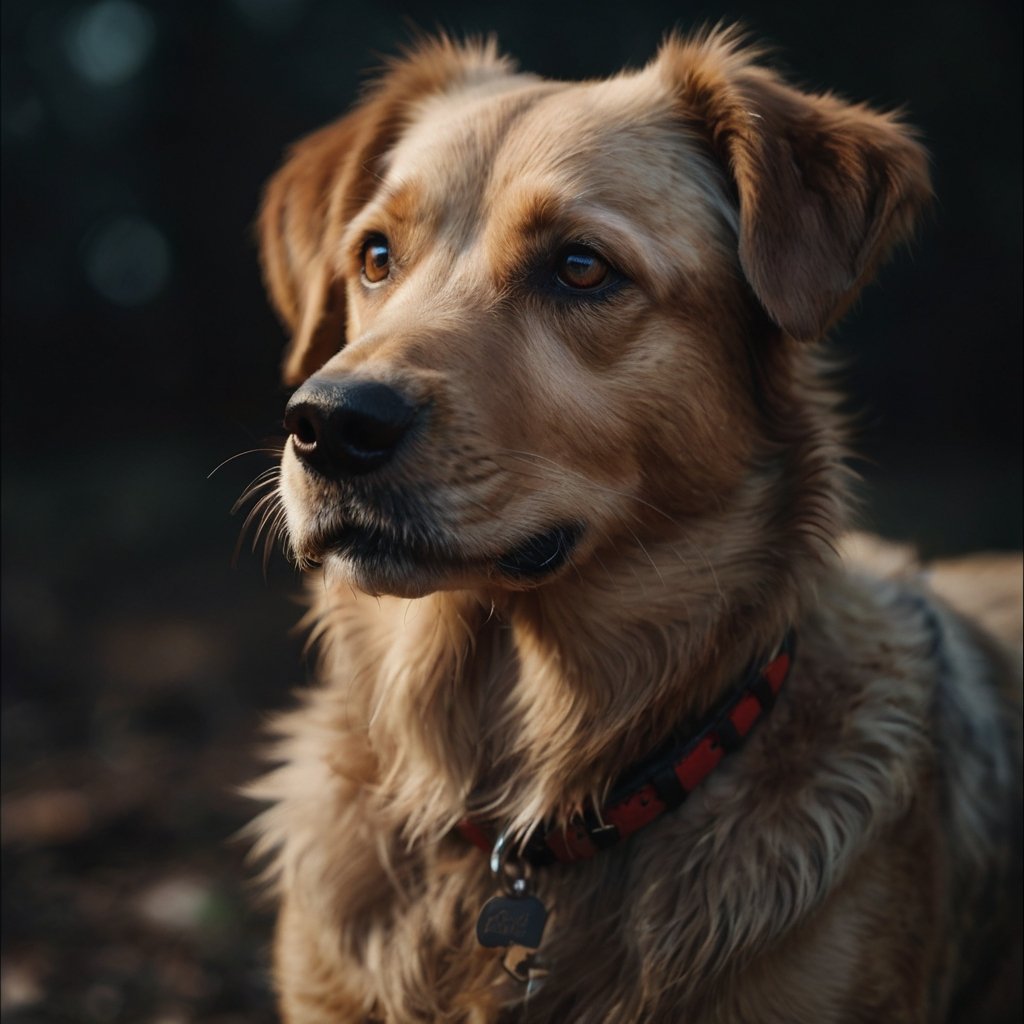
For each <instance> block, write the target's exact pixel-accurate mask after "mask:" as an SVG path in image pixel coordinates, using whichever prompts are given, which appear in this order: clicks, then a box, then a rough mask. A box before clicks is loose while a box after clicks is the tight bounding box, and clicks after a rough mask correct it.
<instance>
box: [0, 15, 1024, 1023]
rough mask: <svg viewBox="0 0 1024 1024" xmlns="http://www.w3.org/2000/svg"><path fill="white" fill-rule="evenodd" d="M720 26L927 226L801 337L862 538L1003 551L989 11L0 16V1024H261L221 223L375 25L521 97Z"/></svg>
mask: <svg viewBox="0 0 1024 1024" xmlns="http://www.w3.org/2000/svg"><path fill="white" fill-rule="evenodd" d="M720 18H722V19H726V20H732V19H736V18H740V19H742V20H744V21H745V22H746V24H747V25H748V26H749V27H750V29H751V30H752V32H753V34H754V35H755V36H757V37H759V38H762V39H765V40H767V41H768V42H770V43H772V44H774V45H776V46H777V47H778V56H777V59H776V63H777V64H778V65H779V66H781V67H783V68H785V69H787V70H788V71H789V72H790V73H791V74H792V75H794V76H795V77H796V79H797V80H798V81H801V82H803V83H804V84H806V85H809V86H811V87H817V88H833V89H835V90H836V91H838V92H840V93H841V94H844V95H846V96H849V97H852V98H856V99H864V100H870V101H872V102H874V103H876V104H879V105H881V106H887V107H891V106H895V105H899V104H905V105H906V107H907V110H908V112H909V116H910V118H911V120H912V121H913V122H914V123H915V124H917V125H919V126H920V127H921V128H922V130H923V134H924V137H925V139H926V140H927V143H928V145H929V147H930V149H931V151H932V154H933V158H934V173H935V183H936V190H937V194H938V203H937V205H936V209H935V213H934V216H933V217H932V218H931V220H930V221H929V222H928V223H927V224H925V225H924V227H923V229H922V230H921V233H920V237H919V240H918V242H917V244H916V245H915V246H914V247H913V248H912V250H910V251H909V252H907V253H903V254H901V255H900V256H899V257H898V258H897V260H896V261H895V264H894V265H892V266H890V267H889V268H888V269H887V270H886V271H885V272H884V274H883V275H882V280H881V283H880V284H878V285H876V286H874V287H873V288H872V289H870V290H869V292H868V293H867V295H866V297H865V298H864V300H863V302H862V303H861V304H860V306H859V308H858V309H857V310H856V311H855V313H854V314H852V315H851V316H850V317H849V318H848V319H847V321H846V322H845V324H844V325H843V327H842V329H841V330H840V331H839V332H838V334H837V337H836V348H837V350H838V352H839V353H840V355H841V356H842V358H843V359H844V360H845V361H846V362H847V363H848V370H847V371H846V374H845V377H846V381H847V384H848V390H849V392H850V394H851V395H852V399H851V403H850V407H851V409H853V410H856V412H857V413H858V424H859V426H858V430H859V437H858V439H857V446H858V448H859V450H860V452H861V453H862V454H863V455H864V456H865V460H864V461H863V463H862V464H861V466H860V468H861V471H862V473H863V475H864V477H865V479H866V484H867V486H866V494H867V501H866V505H865V511H864V521H865V523H866V524H867V525H868V526H870V527H872V528H874V529H877V530H880V531H881V532H883V533H885V534H887V535H889V536H893V537H897V538H907V539H914V540H915V541H917V542H918V543H919V544H920V545H921V546H922V548H923V549H924V551H925V552H926V553H927V554H929V555H933V554H946V553H955V552H960V551H965V550H968V549H972V548H1012V547H1018V546H1019V544H1020V539H1021V537H1020V532H1021V465H1020V441H1021V392H1020V388H1021V322H1020V321H1021V287H1020V282H1021V190H1020V172H1021V162H1020V147H1021V132H1020V125H1021V74H1020V71H1021V69H1020V52H1021V46H1020V44H1021V33H1020V4H1019V3H1018V2H1012V3H1011V2H1007V3H1005V4H1002V3H972V4H964V3H950V2H948V0H947V2H943V0H917V2H911V3H901V4H894V3H891V2H885V3H883V2H880V0H869V2H862V3H859V4H856V5H833V4H822V3H821V2H820V0H814V2H811V0H801V2H785V3H783V2H777V3H771V2H754V0H751V2H747V3H743V4H733V5H729V4H724V5H721V6H713V5H710V4H703V3H701V4H697V3H691V4H687V3H672V4H668V3H663V2H648V3H645V4H623V3H621V2H619V3H614V4H606V5H602V4H600V3H597V2H593V3H590V4H553V3H550V2H543V3H541V2H536V0H530V2H520V3H517V4H508V5H502V6H500V7H494V8H493V9H490V10H487V9H485V8H483V7H481V6H478V5H475V4H470V3H458V2H447V3H435V4H430V5H427V4H423V5H418V4H414V3H407V4H404V5H402V4H394V3H387V2H379V3H375V4H372V3H371V4H352V3H347V2H341V0H338V2H332V0H208V2H192V3H187V2H182V0H177V2H175V0H98V2H72V0H4V2H3V6H2V28H3V40H2V46H3V64H2V76H3V77H2V81H3V97H2V133H3V335H2V337H3V350H4V362H3V531H4V538H3V732H2V739H3V755H4V773H3V966H2V1006H3V1010H2V1012H3V1019H4V1021H5V1022H6V1021H10V1022H11V1024H27V1022H34V1021H69V1022H70V1021H74V1022H82V1021H132V1022H135V1021H140V1022H152V1024H179V1022H186V1021H199V1020H201V1021H215V1022H219V1024H227V1022H241V1021H247V1022H248V1021H252V1022H260V1021H269V1020H271V1019H273V1013H272V1003H271V997H270V994H269V991H268V987H267V982H266V976H265V969H266V949H267V944H268V941H269V934H270V922H269V917H268V916H267V914H266V912H265V911H264V910H262V909H261V908H260V906H259V904H258V902H257V901H256V900H255V899H254V887H253V886H252V883H251V881H246V879H247V878H250V879H251V874H252V873H251V871H249V870H248V869H247V868H246V866H245V865H244V863H243V860H244V844H242V843H239V842H237V841H232V839H231V836H232V834H233V833H234V832H235V831H236V830H237V829H238V828H240V827H241V826H242V825H243V824H244V822H245V821H246V820H247V818H248V816H249V815H250V814H251V808H250V807H249V806H247V804H246V802H245V801H244V800H243V799H242V798H241V797H240V796H238V795H237V787H238V786H239V785H241V784H242V783H244V781H245V780H246V779H247V778H250V777H251V776H252V775H253V774H254V773H255V771H256V770H257V767H256V761H255V759H254V757H253V750H254V748H255V747H256V744H257V739H256V738H257V735H258V732H259V728H260V724H261V721H262V719H263V718H264V717H265V715H266V713H267V712H268V711H269V710H270V709H273V708H275V707H279V706H282V705H285V704H287V702H288V700H289V691H290V689H292V688H293V687H294V686H296V685H299V684H301V683H302V682H303V681H304V679H305V676H306V671H307V670H306V667H305V665H304V663H303V660H302V655H301V643H300V641H299V640H298V639H297V638H295V637H294V636H293V637H291V638H289V637H288V634H287V631H288V628H289V626H290V625H292V624H293V622H294V621H295V619H296V618H297V617H298V614H299V612H298V608H297V606H296V605H295V604H294V602H293V601H292V600H291V596H292V595H294V594H295V593H296V591H297V590H298V581H297V579H296V577H295V576H294V574H293V573H292V571H291V570H290V569H289V567H288V566H287V565H286V564H285V563H284V561H283V560H282V559H281V558H280V556H275V557H274V558H273V559H272V560H271V563H270V566H269V570H268V574H267V580H266V582H264V578H263V575H262V571H261V567H260V560H259V558H258V557H257V556H254V555H250V554H248V553H247V552H245V553H243V555H242V557H241V558H240V560H239V563H238V566H237V567H236V568H232V565H231V562H232V552H233V550H234V547H235V542H236V539H237V536H238V533H239V529H240V525H241V524H240V522H239V520H238V518H237V517H236V518H232V517H231V516H230V515H229V510H230V509H231V506H232V503H233V501H234V499H235V498H236V497H237V496H238V494H239V493H240V492H241V490H242V489H243V488H244V486H245V485H246V483H248V481H249V480H250V479H252V478H253V477H254V476H255V475H256V474H257V473H258V472H260V471H261V470H262V469H264V468H266V467H267V466H268V465H270V461H269V459H268V457H267V456H266V455H265V454H260V453H259V452H258V451H256V452H254V453H252V454H247V455H243V456H242V457H240V458H237V459H235V460H234V461H230V462H227V463H226V464H225V465H224V466H223V467H222V468H221V469H220V470H219V471H218V472H216V473H215V474H214V475H213V476H212V477H211V476H210V473H211V471H212V470H213V469H214V468H215V467H216V466H218V464H220V463H222V462H223V461H224V460H226V459H229V458H230V457H231V456H234V455H236V454H238V453H241V452H247V451H250V450H252V449H260V448H261V447H263V446H264V445H265V443H266V440H267V439H268V438H271V437H273V436H274V435H275V434H277V433H278V429H279V422H280V412H281V408H282V398H283V396H282V392H281V391H280V389H279V385H278V381H277V377H276V368H277V363H278V358H279V351H280V346H281V344H282V333H281V330H280V328H279V326H278V324H277V323H276V321H275V319H274V317H273V315H272V314H271V312H270V310H269V308H268V306H267V304H266V301H265V299H264V295H263V291H262V287H261V284H260V279H259V273H258V270H257V265H256V253H255V247H254V244H253V238H252V230H251V225H252V219H253V215H254V211H255V209H256V206H257V202H258V198H259V194H260V188H261V186H262V184H263V182H264V181H265V179H266V178H267V176H268V175H269V174H270V173H271V171H272V170H273V169H274V167H275V165H276V164H277V162H278V160H279V157H280V155H281V152H282V149H283V147H284V146H285V145H286V144H287V143H288V142H290V141H291V140H294V139H295V138H296V137H297V136H299V135H301V134H303V133H304V132H307V131H309V130H311V129H313V128H314V127H316V126H318V125H320V124H321V123H323V122H324V121H326V120H328V119H330V118H332V117H334V116H336V115H337V114H338V113H339V112H341V111H342V110H343V109H344V108H345V107H346V106H347V105H348V104H349V102H350V101H351V100H352V98H353V96H354V94H355V92H356V90H357V88H358V86H359V83H360V81H361V80H362V72H363V70H364V69H366V68H368V67H372V66H373V65H375V64H376V63H377V62H378V59H379V56H380V55H382V54H387V53H393V52H394V51H395V49H396V47H397V46H399V45H400V44H401V43H402V42H404V41H406V40H407V39H408V38H409V36H410V31H411V28H412V26H419V27H422V28H426V29H431V28H434V27H438V26H440V27H445V28H448V29H450V30H452V31H454V32H465V31H474V32H479V31H492V30H493V31H496V32H497V33H498V35H499V38H500V39H501V41H502V44H503V46H504V47H505V48H506V49H508V50H509V51H511V52H512V53H514V54H515V55H516V56H517V57H518V58H519V59H520V61H521V64H522V66H523V67H525V68H527V69H529V70H533V71H536V72H540V73H541V74H545V75H550V76H557V77H581V76H582V77H586V76H601V75H605V74H608V73H611V72H613V71H614V70H616V69H617V68H619V67H620V66H622V65H623V64H632V65H638V64H641V63H643V62H644V61H646V60H647V59H648V58H649V57H650V56H651V55H652V54H653V53H654V51H655V49H656V47H657V45H658V41H659V38H660V37H661V35H662V33H663V32H664V31H665V30H666V29H667V28H670V27H671V26H673V25H675V24H678V25H680V26H682V27H684V28H685V27H693V26H694V25H696V24H698V23H700V22H702V21H706V20H712V21H714V20H718V19H720Z"/></svg>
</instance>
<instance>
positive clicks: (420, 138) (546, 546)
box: [260, 33, 929, 595]
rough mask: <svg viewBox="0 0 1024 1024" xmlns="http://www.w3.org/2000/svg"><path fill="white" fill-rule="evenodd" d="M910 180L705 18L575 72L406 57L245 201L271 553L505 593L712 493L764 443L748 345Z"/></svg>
mask: <svg viewBox="0 0 1024 1024" xmlns="http://www.w3.org/2000/svg"><path fill="white" fill-rule="evenodd" d="M928 196H929V184H928V174H927V166H926V159H925V156H924V153H923V151H922V149H921V148H920V147H919V146H918V145H917V143H916V142H915V141H914V140H913V138H912V136H911V134H910V133H909V132H908V131H907V129H906V128H904V127H903V126H902V125H901V124H900V123H899V121H898V120H897V119H896V118H894V117H892V116H889V115H884V114H879V113H876V112H873V111H871V110H868V109H866V108H864V107H862V106H852V105H849V104H846V103H843V102H840V101H839V100H837V99H835V98H833V97H831V96H810V95H806V94H804V93H801V92H798V91H796V90H794V89H793V88H791V87H789V86H787V85H786V84H784V83H783V82H782V81H781V80H780V79H779V78H778V77H777V76H776V75H775V74H774V73H772V72H771V71H769V70H767V69H765V68H763V67H760V66H758V65H757V64H756V63H755V62H754V59H753V56H752V54H751V53H750V51H747V50H744V49H743V48H742V47H740V46H739V45H738V44H737V42H736V40H735V38H734V37H733V36H731V35H730V34H728V33H724V34H723V33H718V34H709V35H706V36H704V37H701V38H699V39H696V40H691V41H685V40H677V39H673V40H670V41H669V42H667V43H666V44H665V46H664V47H663V48H662V50H661V52H660V53H659V55H658V57H657V59H656V60H655V61H653V62H652V63H651V64H650V65H649V66H648V67H646V68H644V69H643V70H642V71H639V72H635V73H625V74H622V75H619V76H617V77H615V78H612V79H610V80H607V81H600V82H586V83H578V84H569V83H561V82H550V81H543V80H540V79H537V78H534V77H532V76H528V75H523V74H517V73H516V72H515V71H514V69H513V68H512V66H511V65H510V64H509V62H508V61H507V60H505V59H503V58H500V57H499V56H497V54H496V53H495V51H494V50H493V48H492V47H490V46H458V45H455V44H452V43H449V42H447V41H441V42H437V43H434V44H431V45H428V46H425V47H422V48H420V49H419V50H418V51H417V52H416V53H414V54H413V55H412V56H410V57H408V58H407V59H404V60H402V61H400V62H396V63H395V64H394V65H393V66H392V67H391V68H390V69H389V70H388V71H387V73H386V74H385V75H384V76H383V77H382V78H381V79H380V80H379V81H378V82H377V84H376V85H375V86H374V87H373V88H372V89H371V90H370V91H369V92H368V94H367V95H366V97H365V98H364V99H363V100H362V102H361V103H360V104H359V105H358V106H357V107H356V109H355V110H354V111H353V112H351V113H350V114H349V115H348V116H347V117H345V118H343V119H342V120H340V121H338V122H336V123H335V124H332V125H330V126H328V127H327V128H324V129H322V130H321V131H319V132H317V133H316V134H314V135H312V136H310V137H309V138H307V139H305V140H303V141H301V142H300V143H299V144H298V145H297V146H296V147H295V148H294V150H293V151H292V153H291V155H290V158H289V159H288V161H287V162H286V163H285V165H284V167H283V168H282V169H281V170H280V171H279V172H278V174H277V175H276V177H275V178H274V179H273V180H272V181H271V183H270V185H269V187H268V189H267V193H266V198H265V202H264V206H263V211H262V215H261V219H260V231H261V237H262V247H263V261H264V268H265V273H266V278H267V281H268V284H269V287H270V290H271V293H272V295H273V298H274V301H275V304H276V306H277V307H278V310H279V311H280V313H281V315H282V317H283V318H284V320H285V321H286V322H287V324H288V326H289V327H290V329H291V330H292V332H293V337H292V342H291V346H290V348H289V350H288V353H287V355H286V358H285V362H284V377H285V380H286V382H287V383H288V384H289V385H293V386H296V385H297V386H298V389H297V390H296V391H295V393H294V395H293V396H292V399H291V401H290V402H289V404H288V408H287V413H286V420H285V422H286V426H287V429H288V431H289V433H290V437H289V441H288V443H287V446H286V449H285V452H284V458H283V465H282V483H281V490H282V496H283V500H284V506H285V509H286V513H287V526H288V534H289V539H290V543H291V547H292V549H293V551H294V553H295V555H296V556H297V558H298V559H299V560H300V561H301V562H303V563H307V564H311V563H317V562H331V563H337V564H338V565H339V566H340V567H342V568H343V570H344V574H345V577H346V578H347V579H349V580H350V581H351V582H353V583H355V584H356V585H357V586H359V587H361V588H362V589H364V590H367V591H369V592H377V593H381V592H386V593H396V594H406V595H416V594H422V593H425V592H428V591H430V590H434V589H444V588H456V587H469V586H483V587H489V588H504V589H516V588H523V587H531V586H535V585H537V584H538V583H541V582H546V581H548V580H549V579H551V578H553V577H554V576H555V575H556V574H558V573H560V572H565V571H567V569H566V567H567V566H568V565H569V564H570V563H571V564H575V565H577V566H580V565H583V564H585V563H586V562H587V561H588V560H589V559H592V558H600V557H601V551H602V549H603V548H605V547H608V546H614V545H616V544H618V543H622V542H624V541H625V540H626V539H628V538H633V539H634V540H636V542H637V543H644V542H646V541H647V540H649V539H650V538H656V537H657V536H658V535H659V534H664V533H665V532H666V531H673V530H675V531H678V530H679V529H680V528H681V527H682V528H684V529H685V524H686V523H687V522H688V521H695V520H698V519H700V518H701V517H706V516H708V515H710V514H712V513H714V512H715V511H716V510H719V509H721V508H722V507H723V505H727V504H728V502H729V501H730V495H732V494H733V493H734V492H735V491H736V490H737V488H739V487H740V486H741V484H742V482H743V480H744V478H745V477H746V476H747V475H748V474H749V473H750V470H751V466H752V465H753V464H754V463H755V462H756V461H757V460H758V459H760V458H762V457H763V456H764V454H765V453H764V448H765V446H766V445H768V444H769V441H768V439H767V438H766V435H765V428H764V425H763V419H764V417H763V415H762V411H761V410H762V407H763V401H762V398H763V396H761V395H759V391H760V390H762V386H763V381H762V380H761V379H760V378H761V376H763V374H761V373H760V371H759V369H758V367H759V365H760V361H761V360H762V356H763V351H762V350H763V349H767V348H768V347H771V346H774V347H776V348H778V347H785V346H789V347H794V346H795V347H799V346H800V345H801V344H803V343H806V342H810V341H813V340H815V339H817V338H819V337H820V336H821V335H823V334H824V333H825V332H826V331H827V330H828V328H829V327H830V326H831V325H832V324H833V323H834V322H835V320H836V319H837V318H838V317H839V316H840V315H841V313H842V312H843V311H844V309H845V308H846V307H847V306H848V305H849V303H850V302H851V301H852V300H853V298H854V297H855V296H856V294H857V293H858V291H859V290H860V288H861V287H862V285H863V284H864V283H865V282H866V281H867V279H868V278H869V277H870V276H871V274H872V273H873V271H874V269H875V268H876V266H877V264H878V263H879V261H880V260H881V259H882V258H883V257H884V256H885V254H886V253H887V252H888V251H889V249H890V248H891V247H892V246H893V245H894V244H895V243H896V242H898V241H900V240H901V239H903V238H905V237H906V236H907V235H908V234H909V232H910V231H911V229H912V225H913V222H914V219H915V216H916V215H917V213H918V212H919V210H920V208H921V207H922V205H923V204H924V203H925V202H926V200H927V198H928ZM777 414H778V410H776V415H777Z"/></svg>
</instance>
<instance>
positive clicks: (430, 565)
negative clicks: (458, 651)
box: [312, 522, 584, 593]
mask: <svg viewBox="0 0 1024 1024" xmlns="http://www.w3.org/2000/svg"><path fill="white" fill-rule="evenodd" d="M583 533H584V526H583V524H582V523H578V522H571V523H562V524H559V525H557V526H553V527H551V528H549V529H547V530H544V531H542V532H540V533H536V534H533V535H531V536H529V537H527V538H526V539H525V540H523V541H521V542H520V543H518V544H516V545H514V546H513V547H511V548H509V549H507V550H505V551H503V552H501V553H500V554H498V555H495V556H487V555H472V554H467V553H465V552H463V551H460V550H459V549H458V547H457V545H455V544H453V543H449V542H446V541H443V540H438V539H435V538H433V537H421V536H417V535H413V534H412V533H411V532H410V531H408V530H403V531H402V532H401V533H399V532H398V531H394V530H390V529H387V528H386V527H381V526H364V525H357V524H354V523H346V524H345V525H343V526H342V527H341V528H340V529H337V530H334V531H332V532H330V533H328V534H324V535H321V537H319V538H318V540H317V542H316V543H315V545H313V547H314V548H315V552H316V554H315V556H314V558H313V559H312V561H315V562H318V563H324V562H326V561H327V560H328V559H329V558H332V557H334V558H338V559H340V560H341V561H342V562H343V564H345V565H346V566H347V567H348V568H349V569H350V570H351V571H352V575H353V576H354V582H356V583H357V585H359V586H361V587H363V588H364V589H368V590H371V591H374V592H379V593H386V592H392V591H395V590H399V591H405V590H407V589H408V584H410V583H412V582H413V581H414V580H416V579H424V578H429V579H431V580H438V581H440V580H448V579H450V580H452V581H453V582H455V583H456V584H457V585H461V582H463V581H466V579H467V577H481V578H487V579H494V578H495V577H500V578H502V579H504V580H506V581H508V582H509V583H513V584H514V583H535V582H538V581H540V580H543V579H545V578H546V577H548V576H550V575H553V574H554V573H555V572H557V571H558V570H559V569H561V568H562V566H564V565H565V564H566V563H567V562H568V561H569V559H570V558H571V557H572V554H573V551H574V550H575V549H576V546H577V544H578V543H579V541H580V538H581V537H582V536H583Z"/></svg>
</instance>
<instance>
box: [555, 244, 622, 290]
mask: <svg viewBox="0 0 1024 1024" xmlns="http://www.w3.org/2000/svg"><path fill="white" fill-rule="evenodd" d="M555 276H556V277H557V279H558V283H559V284H560V285H562V286H563V287H565V288H571V289H572V290H573V291H578V292H589V291H594V290H595V289H597V288H600V287H601V286H602V285H605V284H608V282H609V281H610V280H611V277H612V268H611V267H610V266H608V264H607V263H606V262H605V261H604V260H603V259H602V258H601V257H600V256H598V255H597V253H596V252H594V251H593V250H592V249H587V248H586V247H585V246H582V245H574V246H571V247H570V248H568V249H565V250H563V251H562V252H561V253H559V256H558V259H557V261H556V263H555Z"/></svg>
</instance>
